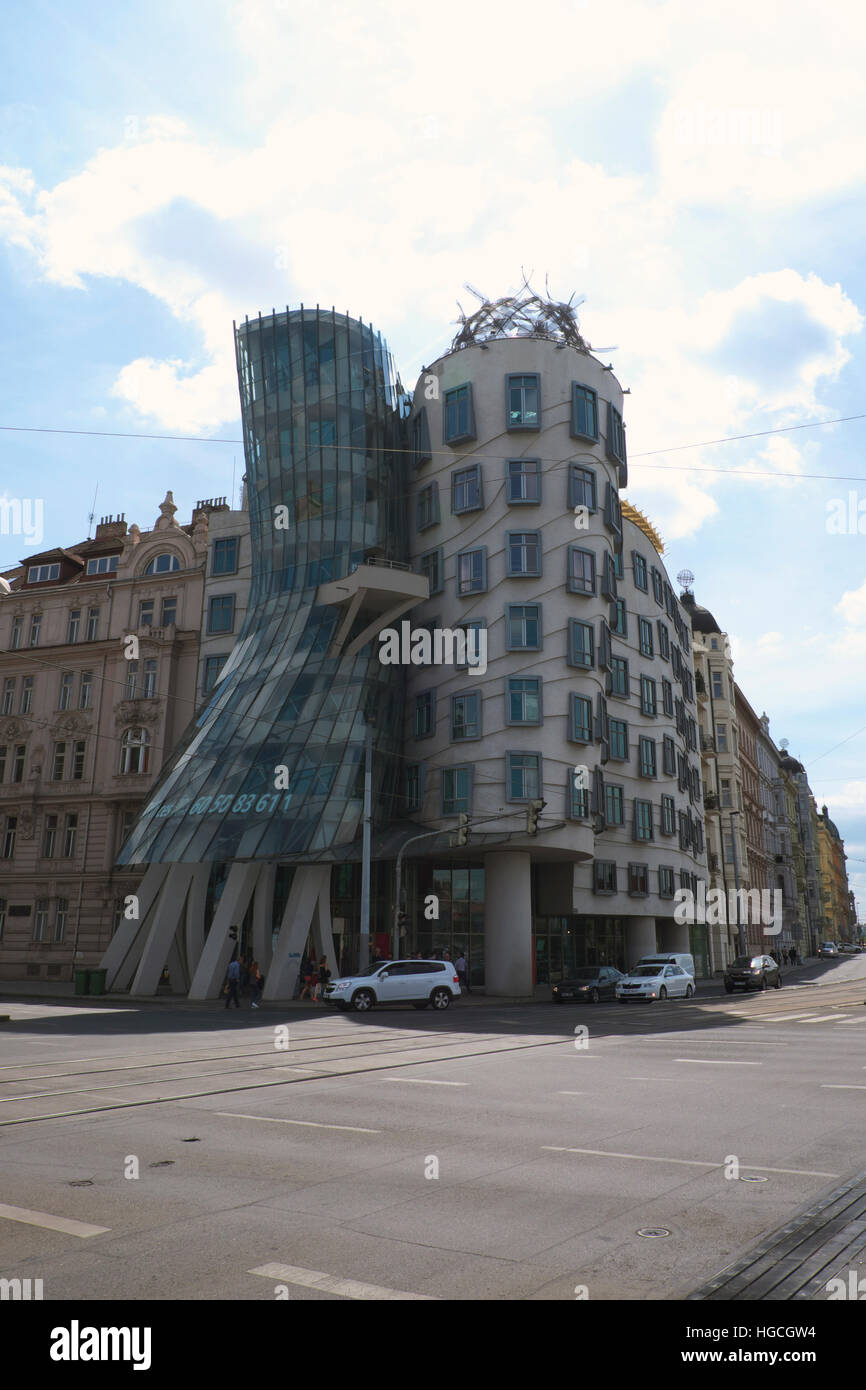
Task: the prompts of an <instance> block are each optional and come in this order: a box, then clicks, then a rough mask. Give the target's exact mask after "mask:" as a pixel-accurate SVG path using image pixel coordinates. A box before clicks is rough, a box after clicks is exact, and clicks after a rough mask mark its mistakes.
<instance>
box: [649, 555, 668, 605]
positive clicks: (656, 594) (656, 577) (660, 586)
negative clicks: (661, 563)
mask: <svg viewBox="0 0 866 1390" xmlns="http://www.w3.org/2000/svg"><path fill="white" fill-rule="evenodd" d="M652 581H653V598H654V599H655V601H656V603H659V604H661V605H662V607H664V601H665V593H664V583H663V581H662V577H661V573H660V571H659V570H657V569H656V567H655V565H653V570H652Z"/></svg>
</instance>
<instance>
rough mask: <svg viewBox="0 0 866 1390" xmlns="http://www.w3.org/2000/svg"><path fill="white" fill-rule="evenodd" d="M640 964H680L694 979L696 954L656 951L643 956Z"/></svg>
mask: <svg viewBox="0 0 866 1390" xmlns="http://www.w3.org/2000/svg"><path fill="white" fill-rule="evenodd" d="M638 965H678V966H679V967H680V969H681V970H685V972H686V974H687V975H691V977H692V979H694V978H695V958H694V956H689V955H683V954H682V953H680V952H677V951H656V952H655V953H654V954H653V955H651V956H641V958H640V960H639V961H638ZM635 969H637V966H635Z"/></svg>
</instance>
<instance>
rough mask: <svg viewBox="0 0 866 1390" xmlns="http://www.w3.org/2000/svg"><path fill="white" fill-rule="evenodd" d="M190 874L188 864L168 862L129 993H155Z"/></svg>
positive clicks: (180, 914)
mask: <svg viewBox="0 0 866 1390" xmlns="http://www.w3.org/2000/svg"><path fill="white" fill-rule="evenodd" d="M192 875H193V866H192V864H172V865H171V868H170V870H169V873H168V877H167V878H166V880H165V883H164V884H163V887H162V891H161V892H160V895H159V901H158V902H157V904H156V910H155V911H154V914H153V921H152V923H151V927H150V930H149V932H148V934H147V940H146V942H145V944H144V950H143V951H142V953H141V960H140V961H139V963H138V969H137V970H136V972H135V979H134V980H133V982H132V987H131V989H130V991H129V992H130V994H134V995H152V994H156V987H157V985H158V984H159V979H160V976H161V975H162V972H163V970H164V968H165V962H166V960H167V958H168V953H169V951H170V949H171V946H172V943H173V941H174V937H175V932H176V931H177V929H178V925H179V924H180V922H181V920H182V918H183V913H184V908H185V907H186V895H187V890H188V889H189V885H190V881H191V879H192Z"/></svg>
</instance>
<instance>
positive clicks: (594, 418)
mask: <svg viewBox="0 0 866 1390" xmlns="http://www.w3.org/2000/svg"><path fill="white" fill-rule="evenodd" d="M571 433H572V435H573V436H574V437H575V438H576V439H598V393H597V392H596V391H593V390H592V388H591V387H589V386H584V385H582V384H581V382H579V381H575V382H572V387H571Z"/></svg>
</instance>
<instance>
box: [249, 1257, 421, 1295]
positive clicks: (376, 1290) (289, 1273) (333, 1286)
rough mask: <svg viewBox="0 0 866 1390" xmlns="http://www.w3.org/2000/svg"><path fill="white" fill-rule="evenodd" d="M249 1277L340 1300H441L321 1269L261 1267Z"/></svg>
mask: <svg viewBox="0 0 866 1390" xmlns="http://www.w3.org/2000/svg"><path fill="white" fill-rule="evenodd" d="M247 1273H248V1274H259V1275H261V1277H262V1278H263V1279H275V1280H277V1281H278V1282H279V1283H282V1284H298V1285H300V1286H301V1287H302V1288H305V1289H320V1290H321V1291H322V1293H335V1294H339V1296H340V1298H355V1299H373V1300H376V1301H377V1302H378V1301H380V1300H382V1301H384V1300H399V1301H402V1302H404V1303H405V1302H406V1301H407V1300H412V1301H413V1302H414V1301H419V1302H423V1303H438V1302H439V1301H440V1300H439V1299H438V1298H436V1297H435V1296H434V1295H432V1294H427V1293H404V1292H403V1291H402V1290H401V1289H386V1288H383V1287H382V1286H381V1285H380V1284H361V1283H359V1282H358V1280H357V1279H338V1278H337V1276H336V1275H335V1274H323V1273H322V1271H321V1270H318V1269H301V1268H300V1267H299V1266H298V1265H278V1264H270V1265H259V1266H258V1267H257V1268H256V1269H250V1270H247Z"/></svg>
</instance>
